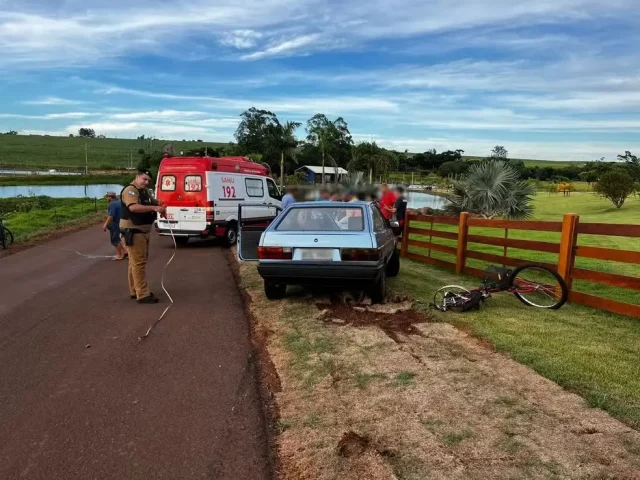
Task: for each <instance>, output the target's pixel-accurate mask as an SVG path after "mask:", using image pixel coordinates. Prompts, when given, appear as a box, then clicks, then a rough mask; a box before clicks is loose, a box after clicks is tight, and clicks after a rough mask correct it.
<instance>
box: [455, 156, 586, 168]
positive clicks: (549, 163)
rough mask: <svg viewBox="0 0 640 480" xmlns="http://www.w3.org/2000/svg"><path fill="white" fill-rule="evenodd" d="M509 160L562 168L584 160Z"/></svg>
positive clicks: (528, 164) (528, 165)
mask: <svg viewBox="0 0 640 480" xmlns="http://www.w3.org/2000/svg"><path fill="white" fill-rule="evenodd" d="M462 158H464V159H465V160H482V159H483V158H484V157H470V156H464V157H462ZM511 160H522V162H523V163H524V165H525V167H529V168H531V167H541V168H544V167H554V168H563V167H575V166H578V167H581V166H583V165H584V164H585V163H587V162H585V161H577V160H534V159H530V158H512V159H511Z"/></svg>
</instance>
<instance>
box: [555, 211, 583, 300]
mask: <svg viewBox="0 0 640 480" xmlns="http://www.w3.org/2000/svg"><path fill="white" fill-rule="evenodd" d="M579 220H580V217H579V216H578V215H577V214H575V213H565V214H564V216H563V217H562V233H561V234H560V256H559V257H558V274H559V275H560V276H561V277H562V278H563V279H564V281H565V282H566V283H567V286H568V287H569V291H571V269H572V268H573V262H574V260H575V251H576V248H575V247H576V243H577V239H578V221H579Z"/></svg>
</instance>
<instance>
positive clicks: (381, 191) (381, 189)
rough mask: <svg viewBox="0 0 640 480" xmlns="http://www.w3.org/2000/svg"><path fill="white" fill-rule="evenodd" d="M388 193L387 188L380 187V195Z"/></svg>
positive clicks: (384, 186) (383, 185)
mask: <svg viewBox="0 0 640 480" xmlns="http://www.w3.org/2000/svg"><path fill="white" fill-rule="evenodd" d="M388 191H389V187H387V186H386V185H385V184H382V185H380V193H381V194H382V195H384V194H385V193H387V192H388Z"/></svg>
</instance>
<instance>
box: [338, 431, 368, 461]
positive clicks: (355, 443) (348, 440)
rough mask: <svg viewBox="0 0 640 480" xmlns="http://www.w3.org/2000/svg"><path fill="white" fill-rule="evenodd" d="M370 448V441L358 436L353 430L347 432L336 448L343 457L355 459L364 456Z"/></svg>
mask: <svg viewBox="0 0 640 480" xmlns="http://www.w3.org/2000/svg"><path fill="white" fill-rule="evenodd" d="M368 447H369V440H368V439H367V438H365V437H362V436H360V435H358V434H357V433H356V432H354V431H353V430H349V431H348V432H345V434H344V435H343V436H342V438H341V439H340V441H339V442H338V447H337V448H336V453H337V454H338V455H340V456H341V457H346V458H349V457H355V456H358V455H362V454H363V453H364V452H365V451H366V450H367V448H368Z"/></svg>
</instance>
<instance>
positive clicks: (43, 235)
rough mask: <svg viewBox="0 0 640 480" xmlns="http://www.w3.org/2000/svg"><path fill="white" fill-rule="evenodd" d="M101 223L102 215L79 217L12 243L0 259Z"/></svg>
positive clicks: (0, 252)
mask: <svg viewBox="0 0 640 480" xmlns="http://www.w3.org/2000/svg"><path fill="white" fill-rule="evenodd" d="M102 222H104V215H103V214H102V213H99V212H97V213H94V214H92V215H90V216H87V217H81V218H79V219H77V220H76V221H71V222H69V223H67V224H65V225H62V226H61V227H59V228H55V227H52V228H51V229H47V230H45V231H42V232H40V233H36V234H34V235H33V236H32V237H30V238H29V239H27V240H25V241H23V242H20V243H13V244H11V245H10V246H9V247H8V248H7V249H5V250H0V259H2V258H5V257H9V256H11V255H14V254H16V253H20V252H24V251H25V250H29V249H30V248H33V247H37V246H38V245H41V244H43V243H47V242H50V241H52V240H58V239H60V238H63V237H66V236H67V235H71V234H72V233H77V232H79V231H81V230H85V229H87V228H91V227H94V226H96V225H99V224H100V223H102ZM105 235H106V234H105Z"/></svg>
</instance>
